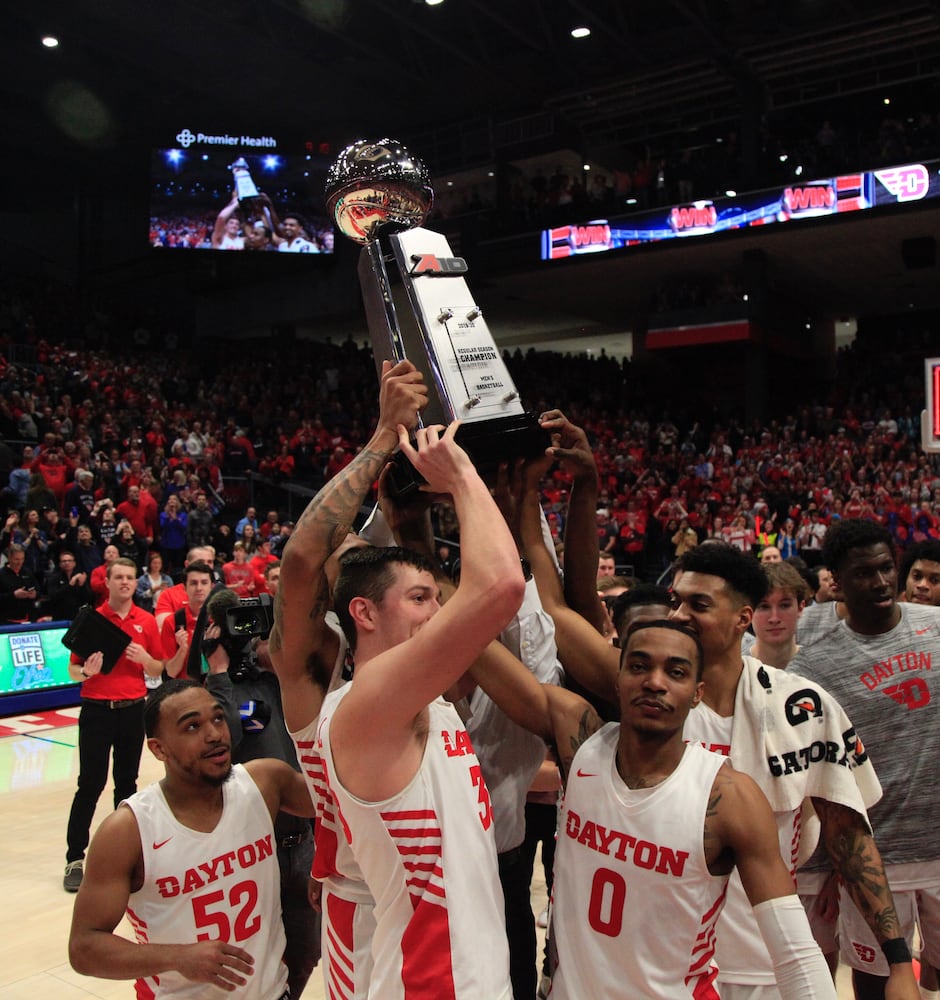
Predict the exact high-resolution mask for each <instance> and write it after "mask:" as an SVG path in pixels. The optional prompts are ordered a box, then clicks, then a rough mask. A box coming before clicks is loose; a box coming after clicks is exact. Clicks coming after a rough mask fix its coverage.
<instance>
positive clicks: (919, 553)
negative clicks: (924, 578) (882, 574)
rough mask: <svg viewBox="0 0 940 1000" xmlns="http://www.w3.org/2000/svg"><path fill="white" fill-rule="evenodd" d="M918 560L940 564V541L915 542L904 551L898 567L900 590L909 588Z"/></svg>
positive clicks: (931, 539) (929, 539)
mask: <svg viewBox="0 0 940 1000" xmlns="http://www.w3.org/2000/svg"><path fill="white" fill-rule="evenodd" d="M918 559H926V560H927V561H928V562H935V563H940V541H937V540H936V539H933V538H928V539H927V540H926V541H923V542H915V543H914V544H913V545H911V546H910V547H909V548H907V549H905V550H904V553H903V555H902V556H901V563H900V565H899V566H898V590H904V588H905V587H906V586H907V578H908V576H909V574H910V572H911V569H912V568H913V566H914V563H916V562H917V560H918Z"/></svg>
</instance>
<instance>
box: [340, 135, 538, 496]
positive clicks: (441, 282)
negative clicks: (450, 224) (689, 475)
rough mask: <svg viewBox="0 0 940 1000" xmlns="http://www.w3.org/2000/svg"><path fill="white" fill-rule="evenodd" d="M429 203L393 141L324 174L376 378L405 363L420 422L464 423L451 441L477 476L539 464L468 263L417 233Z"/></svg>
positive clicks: (416, 167)
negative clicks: (415, 373)
mask: <svg viewBox="0 0 940 1000" xmlns="http://www.w3.org/2000/svg"><path fill="white" fill-rule="evenodd" d="M433 200H434V192H433V190H432V188H431V183H430V179H429V176H428V172H427V169H426V168H425V166H424V164H423V163H422V162H421V161H420V160H418V159H417V158H416V157H414V156H412V155H411V154H410V153H409V152H408V150H407V149H406V148H405V147H404V146H403V145H402V144H401V143H400V142H398V141H396V140H395V139H379V140H377V141H375V142H370V141H364V140H362V141H359V142H355V143H353V144H352V145H351V146H348V147H347V148H346V149H344V150H343V151H342V152H341V153H340V154H339V156H338V157H337V159H336V161H335V162H334V163H333V165H332V166H331V167H330V170H329V172H328V174H327V180H326V203H327V209H328V211H329V212H330V214H331V215H332V216H333V220H334V221H335V223H336V226H337V228H338V229H339V230H340V232H341V233H343V235H344V236H348V237H349V238H350V239H351V240H353V241H355V242H356V243H359V244H361V245H362V248H363V249H362V252H361V254H360V257H359V283H360V286H361V288H362V296H363V300H364V302H365V307H366V318H367V320H368V325H369V336H370V339H371V341H372V349H373V353H374V355H375V365H376V370H377V372H378V373H379V376H380V377H381V371H382V362H383V360H386V359H388V360H391V361H392V362H398V361H401V360H402V359H404V358H407V359H408V360H409V361H411V363H412V364H413V365H414V366H415V367H416V368H417V369H418V370H419V371H421V372H423V374H424V380H425V383H426V384H427V386H428V396H429V402H428V405H427V407H426V409H425V411H424V414H423V421H424V423H426V424H434V423H440V424H445V425H446V424H449V423H451V422H452V421H454V420H460V421H461V426H460V429H459V430H458V432H457V440H458V441H459V443H460V445H461V446H462V447H463V448H464V449H465V450H466V451H467V453H468V454H469V456H470V458H471V460H472V461H473V463H474V465H476V467H477V468H478V469H481V470H483V469H491V468H493V467H494V466H495V465H497V464H498V463H499V462H506V461H512V460H513V459H515V458H521V457H528V456H534V455H540V454H542V453H543V452H544V450H545V448H546V447H547V446H548V444H549V439H548V435H547V434H546V433H545V431H543V430H542V428H541V427H539V424H538V419H537V417H536V416H535V415H534V414H531V413H526V411H525V409H524V408H523V405H522V402H521V400H520V399H519V393H518V392H517V391H516V387H515V385H514V384H513V381H512V378H511V376H510V374H509V371H508V370H507V368H506V365H505V364H504V362H503V359H502V355H501V354H500V352H499V350H498V349H497V347H496V345H495V343H494V342H493V337H492V335H491V334H490V331H489V328H488V327H487V325H486V321H485V320H484V318H483V315H482V313H481V311H480V308H479V307H478V306H477V305H476V303H475V302H474V301H473V297H472V296H471V294H470V289H469V288H468V287H467V282H466V281H465V280H464V275H465V274H466V273H467V264H466V261H465V260H464V259H463V258H462V257H455V256H454V255H453V253H452V251H451V249H450V245H449V244H448V242H447V239H446V238H445V237H444V236H443V235H441V234H440V233H435V232H431V231H430V230H428V229H423V228H421V224H422V223H423V222H424V220H425V218H426V217H427V214H428V211H429V210H430V208H431V204H432V202H433ZM386 262H393V263H394V265H395V267H396V269H397V272H398V274H399V276H400V278H401V282H402V285H403V286H404V288H405V291H406V292H407V296H408V303H409V305H410V307H411V308H410V310H408V313H407V314H405V315H402V316H401V317H399V315H398V310H397V309H396V307H395V301H394V299H393V296H392V284H391V281H390V279H389V274H388V270H387V269H386ZM402 312H403V313H405V310H402ZM398 487H399V489H402V486H401V484H398Z"/></svg>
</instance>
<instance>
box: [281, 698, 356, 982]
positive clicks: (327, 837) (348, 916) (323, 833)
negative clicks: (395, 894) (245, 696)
mask: <svg viewBox="0 0 940 1000" xmlns="http://www.w3.org/2000/svg"><path fill="white" fill-rule="evenodd" d="M349 689H350V686H349V684H344V685H343V687H341V688H338V689H337V690H335V691H331V692H330V693H329V694H328V695H327V696H326V697H325V698H324V699H323V705H322V707H321V708H320V714H319V716H318V717H317V718H316V719H314V720H313V722H311V723H310V725H308V726H306V727H305V728H304V729H301V730H298V731H297V732H294V733H291V734H290V735H291V739H292V740H293V741H294V745H295V747H296V749H297V760H298V762H299V763H300V768H301V770H302V771H303V774H304V778H305V779H306V781H307V788H308V789H309V791H310V797H311V798H312V799H313V803H314V806H315V808H316V824H315V826H314V842H315V845H316V847H315V850H314V855H313V871H312V872H311V873H310V874H311V876H312V877H313V878H315V879H317V881H319V882H320V883H321V884H322V885H323V894H322V896H321V900H320V903H321V916H322V922H321V934H320V954H321V956H322V959H323V978H324V982H325V983H326V989H327V996H328V997H337V998H339V997H342V998H343V1000H366V997H368V995H369V982H370V980H371V977H372V954H371V948H372V935H373V933H374V932H375V916H374V912H373V910H374V906H375V901H374V900H373V899H372V893H371V892H370V891H369V887H368V886H367V885H366V883H365V881H364V879H363V875H362V870H361V869H360V868H359V862H358V861H356V859H355V857H354V856H353V853H352V848H351V847H350V846H349V841H348V840H347V838H346V834H345V832H344V830H343V828H342V826H341V824H340V817H339V811H338V810H337V808H336V802H335V800H334V798H333V793H332V791H331V790H330V786H329V784H328V782H327V778H326V764H325V762H324V760H323V744H322V741H321V740H320V738H319V729H320V726H321V725H322V724H323V723H324V721H325V720H326V719H328V718H330V716H331V715H332V714H333V713H334V712H335V711H336V707H337V705H339V703H340V702H341V701H342V700H343V698H344V697H345V696H346V694H347V693H348V691H349Z"/></svg>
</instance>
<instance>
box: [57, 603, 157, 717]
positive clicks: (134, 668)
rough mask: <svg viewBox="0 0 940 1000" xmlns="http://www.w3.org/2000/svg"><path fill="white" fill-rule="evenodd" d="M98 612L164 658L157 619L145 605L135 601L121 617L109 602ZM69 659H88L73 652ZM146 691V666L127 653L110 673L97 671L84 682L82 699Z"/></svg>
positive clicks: (131, 695) (124, 696)
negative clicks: (138, 605)
mask: <svg viewBox="0 0 940 1000" xmlns="http://www.w3.org/2000/svg"><path fill="white" fill-rule="evenodd" d="M97 611H98V613H99V614H101V615H104V617H105V618H107V619H108V621H110V622H113V623H114V624H115V625H117V627H118V628H119V629H121V631H123V632H125V633H126V634H127V635H129V636H130V637H131V642H137V643H140V645H141V646H143V647H144V649H146V650H147V652H148V653H149V654H150V655H151V656H152V657H154V659H157V660H162V659H163V646H162V644H161V642H160V633H159V631H158V630H157V620H156V619H155V618H154V617H153V615H152V614H150V612H149V611H144V609H143V608H139V607H137V605H136V604H132V605H131V608H130V611H128V612H127V615H126V617H124V618H122V617H121V616H120V615H119V614H118V613H117V612H116V611H115V610H114V608H112V607H111V605H110V604H109V603H108V602H107V601H105V602H104V604H102V605H100V606H99V607H98V608H97ZM69 661H70V662H71V663H84V662H85V660H84V658H83V657H81V656H76V655H75V654H74V653H73V654H72V656H71V657H70V658H69ZM146 694H147V688H146V686H145V684H144V668H143V667H142V666H141V664H139V663H135V662H134V661H133V660H131V659H129V658H128V656H127V653H123V654H122V655H121V658H120V659H119V660H118V661H117V663H116V664H115V665H114V669H113V670H112V671H111V672H110V673H109V674H95V675H94V676H93V677H89V678H87V680H85V681H83V682H82V690H81V696H82V697H83V698H95V699H99V700H101V701H123V700H124V699H128V698H143V697H145V696H146Z"/></svg>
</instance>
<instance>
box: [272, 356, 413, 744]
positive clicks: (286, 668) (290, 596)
mask: <svg viewBox="0 0 940 1000" xmlns="http://www.w3.org/2000/svg"><path fill="white" fill-rule="evenodd" d="M426 403H427V388H426V387H425V385H424V382H423V377H422V375H421V373H420V372H419V371H417V370H416V369H415V367H414V365H412V364H411V362H410V361H400V362H398V364H397V365H394V366H393V365H392V364H391V362H389V361H386V362H384V363H383V366H382V379H381V386H380V390H379V422H378V425H377V427H376V429H375V433H374V434H373V435H372V437H371V438H370V439H369V442H368V443H367V444H366V445H365V447H364V448H363V449H362V451H360V452H359V454H358V455H357V456H356V457H355V459H353V461H352V462H350V464H349V465H347V466H346V468H345V469H343V471H342V472H340V473H339V475H337V476H334V477H333V479H331V480H330V481H329V482H328V483H327V484H326V485H325V486H324V487H323V489H321V490H320V492H319V493H317V495H316V496H315V497H314V498H313V500H311V501H310V503H309V505H308V506H307V509H306V510H305V511H304V512H303V514H301V516H300V519H299V520H298V521H297V525H296V527H295V529H294V533H293V535H292V536H291V539H290V542H289V543H288V544H287V545H286V546H285V548H284V555H283V558H282V561H281V583H280V587H279V589H278V593H277V597H276V598H275V601H274V628H273V629H272V631H271V639H270V652H271V660H272V662H273V664H274V669H275V671H276V672H277V675H278V680H279V681H280V684H281V699H282V701H283V704H284V719H285V721H286V723H287V728H288V729H289V730H292V731H295V730H298V729H302V728H304V727H305V726H307V725H309V724H310V723H311V722H312V721H313V720H314V719H315V718H316V717H317V715H318V714H319V712H320V705H321V703H322V701H323V696H324V694H325V693H326V691H327V688H328V686H329V683H330V675H331V673H332V670H333V663H334V661H335V659H336V656H337V653H338V651H339V638H338V637H337V635H336V633H335V632H334V631H333V630H332V629H331V628H330V627H329V626H328V625H327V624H326V621H325V616H326V612H327V610H328V609H329V606H330V582H329V579H328V577H327V561H328V559H329V558H330V556H331V555H332V553H333V552H335V551H336V549H337V548H338V547H339V546H340V545H341V544H342V543H343V541H344V540H345V539H346V536H347V535H348V534H349V532H350V531H351V530H352V525H353V522H354V520H355V518H356V515H357V514H358V513H359V508H360V507H361V505H362V502H363V500H364V499H365V497H366V495H367V494H368V492H369V490H370V489H371V488H372V485H373V483H374V482H375V480H376V479H377V478H378V475H379V473H380V472H381V471H382V469H383V467H384V466H385V463H386V462H387V461H388V459H389V456H390V455H391V454H392V452H393V451H394V450H395V449H396V448H397V446H398V432H397V425H398V424H403V425H404V426H405V427H407V428H409V429H412V428H414V427H415V425H416V423H417V414H418V412H419V411H420V410H421V409H423V408H424V406H425V404H426Z"/></svg>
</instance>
